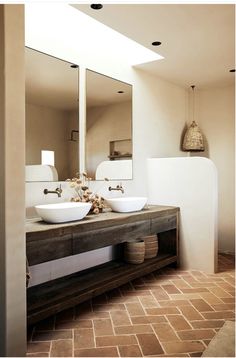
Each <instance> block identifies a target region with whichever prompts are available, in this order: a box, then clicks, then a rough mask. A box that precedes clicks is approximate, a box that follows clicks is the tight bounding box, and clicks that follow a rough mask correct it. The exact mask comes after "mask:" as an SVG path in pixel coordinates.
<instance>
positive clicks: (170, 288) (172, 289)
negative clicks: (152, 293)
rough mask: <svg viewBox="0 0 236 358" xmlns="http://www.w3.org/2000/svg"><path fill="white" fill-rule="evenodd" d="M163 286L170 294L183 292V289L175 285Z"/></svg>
mask: <svg viewBox="0 0 236 358" xmlns="http://www.w3.org/2000/svg"><path fill="white" fill-rule="evenodd" d="M162 288H163V289H164V290H165V291H166V292H167V293H169V294H177V293H181V291H180V290H178V288H177V287H176V286H174V285H162Z"/></svg>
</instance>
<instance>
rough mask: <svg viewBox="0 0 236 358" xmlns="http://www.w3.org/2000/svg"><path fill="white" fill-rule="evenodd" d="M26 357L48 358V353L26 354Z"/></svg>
mask: <svg viewBox="0 0 236 358" xmlns="http://www.w3.org/2000/svg"><path fill="white" fill-rule="evenodd" d="M26 357H49V353H42V352H39V353H27V354H26Z"/></svg>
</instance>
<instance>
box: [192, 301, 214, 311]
mask: <svg viewBox="0 0 236 358" xmlns="http://www.w3.org/2000/svg"><path fill="white" fill-rule="evenodd" d="M190 302H191V303H192V305H193V306H194V307H195V308H196V309H197V310H198V311H199V312H209V311H213V308H212V307H211V306H210V305H208V303H206V301H204V300H203V299H195V300H190Z"/></svg>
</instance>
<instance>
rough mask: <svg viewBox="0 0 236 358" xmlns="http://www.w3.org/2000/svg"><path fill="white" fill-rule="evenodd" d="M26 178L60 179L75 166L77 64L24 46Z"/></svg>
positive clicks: (37, 179) (76, 170)
mask: <svg viewBox="0 0 236 358" xmlns="http://www.w3.org/2000/svg"><path fill="white" fill-rule="evenodd" d="M25 51H26V53H25V58H26V68H25V72H26V82H25V90H26V181H57V180H59V181H61V180H66V179H67V178H71V177H73V176H75V173H76V172H78V169H79V135H78V133H79V111H78V96H79V94H78V83H79V82H78V80H79V79H78V76H79V71H78V66H77V65H74V64H71V63H69V62H66V61H63V60H60V59H58V58H55V57H52V56H49V55H46V54H44V53H41V52H38V51H35V50H32V49H30V48H26V49H25Z"/></svg>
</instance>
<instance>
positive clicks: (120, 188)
mask: <svg viewBox="0 0 236 358" xmlns="http://www.w3.org/2000/svg"><path fill="white" fill-rule="evenodd" d="M108 190H109V191H112V190H120V191H121V192H122V194H124V192H125V190H124V188H123V187H122V184H120V185H119V184H118V185H117V186H116V187H115V188H112V187H111V186H109V188H108Z"/></svg>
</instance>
